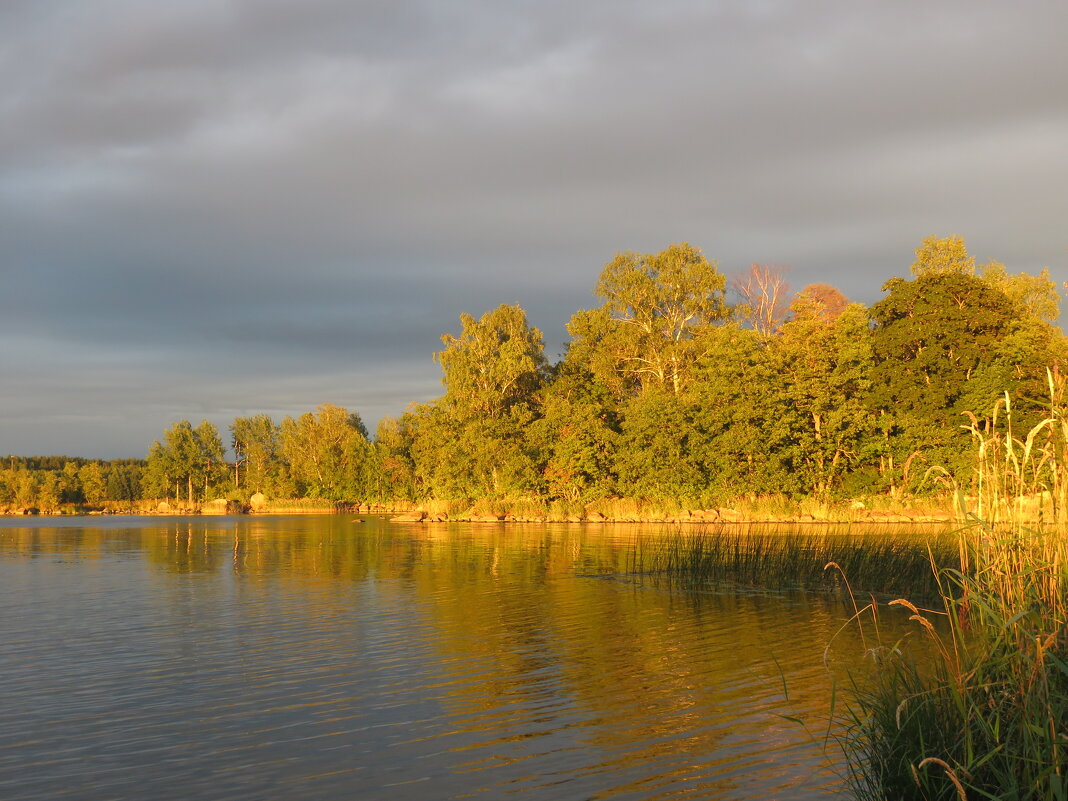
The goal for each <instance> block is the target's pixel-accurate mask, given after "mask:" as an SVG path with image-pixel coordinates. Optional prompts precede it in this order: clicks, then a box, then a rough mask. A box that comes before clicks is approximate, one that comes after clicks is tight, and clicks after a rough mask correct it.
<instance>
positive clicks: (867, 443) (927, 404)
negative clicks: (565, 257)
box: [0, 236, 1068, 507]
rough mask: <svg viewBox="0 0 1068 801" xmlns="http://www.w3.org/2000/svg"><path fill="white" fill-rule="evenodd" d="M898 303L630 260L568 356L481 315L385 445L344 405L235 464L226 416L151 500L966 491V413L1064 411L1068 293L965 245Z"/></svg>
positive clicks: (247, 438) (175, 465)
mask: <svg viewBox="0 0 1068 801" xmlns="http://www.w3.org/2000/svg"><path fill="white" fill-rule="evenodd" d="M883 291H884V297H883V298H882V299H881V300H880V301H878V302H877V303H875V304H873V305H872V306H870V307H868V306H865V305H863V304H860V303H853V302H850V301H849V300H848V299H847V298H846V297H844V296H843V295H842V293H841V292H840V291H838V290H837V289H835V288H834V287H831V286H828V285H826V284H813V285H809V286H806V287H804V288H802V289H801V290H800V291H798V292H796V293H794V292H792V291H791V290H790V288H789V287H788V285H787V283H786V280H785V273H784V271H783V270H780V269H777V268H774V267H768V266H763V265H753V266H752V267H751V268H750V270H749V271H748V273H746V274H745V275H742V276H737V277H736V278H735V279H734V280H733V281H731V282H730V286H728V280H727V277H726V276H725V275H724V274H723V273H721V272H720V271H719V268H718V265H717V264H716V263H715V262H714V261H710V260H708V259H707V258H706V257H705V256H704V255H703V253H702V252H701V251H700V250H699V249H698V248H696V247H693V246H691V245H689V244H687V243H681V244H674V245H671V246H669V247H667V248H666V249H664V250H663V251H661V252H659V253H653V254H642V253H632V252H627V253H621V254H618V255H617V256H616V257H615V258H614V259H613V260H612V261H610V262H608V263H607V264H606V265H605V267H604V270H603V271H602V273H601V275H600V278H599V280H598V282H597V285H596V289H595V292H596V295H597V296H598V298H599V299H600V301H601V303H600V305H599V306H597V307H596V308H593V309H586V310H582V311H579V312H577V313H575V315H574V316H573V317H572V318H571V320H570V321H569V322H568V324H567V331H568V334H569V342H568V344H567V347H566V351H565V354H564V356H563V358H562V359H561V360H559V361H558V362H556V363H550V362H549V360H548V359H547V358H546V356H545V352H544V344H543V337H542V333H541V332H540V331H539V330H538V329H536V328H534V327H532V326H531V325H530V324H529V322H528V321H527V318H526V314H525V312H524V310H523V309H522V308H521V307H520V306H519V305H501V306H499V307H497V308H496V309H493V310H490V311H488V312H486V313H485V314H484V315H482V316H481V317H479V318H475V317H474V316H471V315H468V314H463V315H461V317H460V323H461V330H460V333H459V335H451V334H446V335H444V336H443V337H442V344H443V348H442V350H441V351H440V352H438V353H437V354H436V360H437V362H438V363H439V364H440V365H441V369H442V374H443V378H442V381H443V385H444V392H443V394H442V395H441V397H439V398H437V399H436V400H433V401H431V402H428V403H422V404H415V405H413V406H411V407H410V408H409V410H408V411H407V412H405V413H404V414H403V415H401V416H400V417H398V418H385V419H383V420H382V421H380V423H379V425H378V428H377V430H376V432H375V435H374V437H373V438H372V437H370V436H369V434H368V431H367V429H366V428H365V427H364V425H363V422H362V421H361V419H360V417H359V415H358V414H356V413H355V412H351V411H349V410H346V409H343V408H340V407H337V406H333V405H330V404H324V405H322V406H320V407H319V408H318V409H316V410H315V411H314V412H308V413H306V414H303V415H301V416H300V417H297V418H292V417H287V418H285V419H284V420H282V421H281V422H275V421H274V420H272V419H271V418H270V417H269V416H267V415H255V416H252V417H241V418H237V419H235V420H234V421H233V424H232V425H231V426H230V430H229V443H228V444H229V446H230V449H231V452H232V454H233V455H232V457H230V458H227V456H226V449H225V447H224V443H223V440H222V437H221V435H220V434H219V432H218V431H217V430H216V429H215V427H214V426H213V425H212V424H211V423H208V422H203V423H201V424H200V425H199V426H195V427H194V426H193V425H192V424H190V423H189V422H188V421H181V422H179V423H177V424H176V425H174V426H172V427H171V428H169V429H168V430H167V431H166V432H165V433H164V436H163V438H162V439H161V440H158V441H157V442H155V443H153V445H152V447H151V448H150V450H149V453H148V457H147V461H146V462H145V464H144V468H143V473H142V475H141V476H140V492H141V494H142V495H143V496H144V497H150V498H168V497H171V498H177V499H180V500H185V501H187V502H188V501H192V502H196V501H197V500H204V499H208V498H213V497H224V496H225V497H237V498H242V499H247V497H248V496H249V495H250V494H251V493H253V492H263V493H265V494H267V495H268V496H272V497H277V498H282V497H286V498H297V497H307V498H323V499H330V500H338V501H359V502H378V503H385V504H388V503H391V502H421V501H425V500H428V499H441V500H452V501H472V502H475V501H501V502H507V501H517V500H524V501H535V502H546V503H547V502H560V503H564V504H573V505H580V504H588V503H590V502H593V501H596V500H599V499H603V498H608V497H624V498H634V499H641V500H648V501H654V502H664V501H672V502H678V503H681V504H688V505H692V506H695V507H708V506H713V505H723V504H727V503H729V502H730V501H731V500H732V499H737V498H739V497H744V496H759V495H771V494H778V495H785V496H789V497H800V496H811V497H816V498H819V499H821V500H835V499H842V498H857V497H863V496H868V495H873V494H880V493H891V494H898V495H900V494H902V493H915V492H922V491H924V490H925V489H926V488H933V486H934V485H933V484H932V483H931V482H930V480H929V474H930V468H932V467H934V466H938V467H940V468H944V469H945V470H946V471H948V472H949V474H951V475H953V476H955V478H956V479H957V480H958V481H959V482H960V483H961V484H962V485H963V486H965V487H966V486H967V485H968V482H969V481H970V476H969V473H968V470H969V467H968V465H969V463H970V462H969V456H970V453H971V443H970V441H969V435H968V433H967V431H966V430H965V429H964V428H963V424H965V423H967V422H968V421H967V419H966V416H967V415H969V414H971V415H976V416H977V417H979V418H983V416H984V415H988V414H989V413H990V410H991V409H992V408H993V406H994V404H995V402H996V401H997V400H998V398H1000V397H1003V396H1005V394H1006V393H1007V395H1008V397H1009V398H1010V399H1011V407H1012V410H1013V411H1012V413H1013V415H1014V421H1015V423H1016V425H1017V428H1018V430H1020V431H1023V432H1026V430H1027V427H1028V426H1029V424H1032V423H1033V422H1035V421H1037V420H1038V419H1039V415H1040V414H1041V410H1042V408H1043V405H1044V404H1048V402H1049V393H1048V382H1047V369H1053V370H1054V371H1059V367H1060V365H1062V364H1063V363H1064V362H1065V359H1066V357H1068V340H1066V338H1065V337H1064V335H1063V334H1062V333H1061V331H1060V329H1059V328H1057V327H1056V326H1055V325H1054V324H1053V323H1054V320H1056V318H1057V316H1058V303H1059V294H1058V291H1057V286H1056V284H1055V283H1054V282H1053V281H1052V280H1051V279H1050V275H1049V272H1048V270H1043V271H1042V272H1041V273H1039V274H1038V275H1032V274H1028V273H1024V272H1021V273H1010V272H1009V271H1008V270H1007V269H1006V267H1005V266H1004V265H1002V264H1000V263H997V262H993V263H990V264H985V265H977V264H976V263H975V260H974V259H973V258H972V257H971V256H970V255H969V254H968V252H967V249H966V246H965V244H964V241H963V240H962V239H961V238H960V237H956V236H951V237H946V238H938V237H929V238H927V239H926V240H924V242H923V243H922V244H921V246H920V247H919V248H918V249H917V250H916V260H915V262H914V263H913V264H912V267H911V277H910V278H909V279H905V278H900V277H897V278H891V279H890V280H889V281H887V282H886V284H885V285H884V286H883ZM728 298H731V299H733V301H734V302H728ZM79 469H80V468H79ZM60 472H64V473H66V472H67V467H66V466H64V467H63V468H62V470H61V471H60ZM925 479H928V480H927V481H926V482H925ZM90 483H91V482H90ZM3 486H4V484H3V483H2V481H0V491H2V487H3ZM94 486H95V485H94ZM85 497H86V498H87V499H88V497H89V493H85Z"/></svg>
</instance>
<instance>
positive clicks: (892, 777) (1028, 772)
mask: <svg viewBox="0 0 1068 801" xmlns="http://www.w3.org/2000/svg"><path fill="white" fill-rule="evenodd" d="M1048 378H1049V393H1050V397H1049V402H1048V408H1047V410H1046V411H1047V412H1048V413H1047V414H1046V415H1045V417H1044V418H1043V419H1042V420H1041V421H1040V422H1039V423H1038V424H1036V425H1034V426H1033V427H1031V428H1030V429H1029V430H1028V431H1027V433H1026V434H1025V435H1020V434H1018V433H1017V432H1016V431H1015V430H1014V424H1013V423H1014V421H1013V409H1012V404H1011V402H1010V400H1009V398H1008V397H1007V396H1006V397H1005V398H1004V399H1003V400H1002V401H1000V402H999V403H998V404H997V406H996V407H995V409H994V410H993V413H992V414H991V415H990V416H989V418H988V419H987V420H986V421H983V422H980V421H979V420H978V419H977V418H975V417H974V416H973V417H970V423H969V425H968V429H969V430H970V432H971V434H972V438H973V441H974V442H975V446H976V460H975V468H974V476H973V479H974V480H973V484H972V488H973V492H972V493H971V494H970V495H968V496H965V494H964V493H959V501H958V502H959V504H960V505H961V507H962V509H964V510H965V511H966V513H967V514H968V515H969V516H970V519H971V521H972V522H971V524H970V525H968V526H966V527H964V528H962V529H961V530H960V531H959V532H958V543H957V546H958V564H957V565H956V566H953V567H946V566H945V565H944V564H940V565H939V566H938V570H937V577H938V584H939V603H937V604H935V607H936V609H935V610H924V609H921V608H919V607H918V606H917V605H914V604H913V603H912V602H910V601H907V600H905V599H898V600H897V601H894V602H892V604H891V606H893V607H896V608H899V609H903V610H904V611H905V612H907V613H909V619H910V620H911V621H912V622H914V623H915V624H916V626H917V630H916V634H917V635H918V636H916V637H914V638H913V639H912V641H911V642H910V643H908V644H907V646H908V647H900V646H897V645H895V647H891V648H884V649H882V650H881V651H880V653H881V654H882V658H881V659H880V660H879V662H878V664H877V665H876V667H875V669H874V670H873V671H872V672H871V674H870V675H867V676H862V677H856V676H854V677H853V678H852V680H851V681H852V685H851V688H850V689H851V691H852V698H853V704H852V706H851V708H850V711H849V712H848V714H847V716H846V719H845V734H844V736H843V739H842V745H843V746H844V747H845V750H846V754H847V756H848V757H849V758H850V760H851V775H850V777H849V778H850V782H851V784H852V787H853V789H854V791H855V793H856V795H857V796H858V797H859V798H861V799H871V800H872V801H874V800H875V799H891V798H892V799H960V800H961V801H968V799H1021V800H1022V799H1049V800H1050V801H1053V800H1056V801H1065V799H1068V781H1066V778H1068V777H1066V775H1065V771H1066V769H1068V760H1066V754H1068V569H1066V565H1068V525H1066V522H1068V518H1066V511H1068V504H1066V500H1068V498H1066V492H1068V410H1066V407H1065V380H1064V378H1063V377H1061V376H1059V375H1058V374H1057V373H1056V372H1053V371H1051V372H1050V373H1049V376H1048ZM886 613H888V612H884V613H883V614H886Z"/></svg>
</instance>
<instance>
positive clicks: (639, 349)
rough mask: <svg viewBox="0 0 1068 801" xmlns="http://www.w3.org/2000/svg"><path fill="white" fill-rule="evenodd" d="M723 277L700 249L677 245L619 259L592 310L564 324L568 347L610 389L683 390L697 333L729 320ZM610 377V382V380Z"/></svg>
mask: <svg viewBox="0 0 1068 801" xmlns="http://www.w3.org/2000/svg"><path fill="white" fill-rule="evenodd" d="M726 284H727V282H726V279H725V278H724V277H723V275H722V274H721V273H720V272H719V271H718V270H717V269H716V264H715V263H714V262H709V261H708V259H706V258H705V257H704V254H702V253H701V251H700V249H699V248H695V247H693V246H691V245H690V244H688V243H686V242H683V243H681V244H677V245H670V246H668V247H667V248H666V249H665V250H662V251H661V252H660V253H655V254H651V253H645V254H643V253H632V252H627V253H620V254H619V255H617V256H616V257H615V258H614V259H613V260H612V261H610V262H608V264H607V265H605V268H604V270H603V271H602V272H601V278H600V280H599V281H598V282H597V290H596V291H597V294H598V295H599V296H600V297H602V298H604V301H605V302H604V305H603V306H601V308H599V309H593V310H589V311H581V312H578V313H577V314H575V316H574V317H572V318H571V323H570V324H569V325H568V331H569V332H570V333H571V335H572V337H574V339H575V344H574V345H573V347H575V348H576V350H577V354H576V355H580V356H582V357H585V358H586V359H587V360H588V361H589V364H590V367H591V369H592V370H593V371H594V373H595V374H597V375H598V376H599V377H601V378H602V380H605V382H606V383H607V384H609V385H610V386H614V387H615V388H616V389H617V391H619V390H621V391H622V392H623V394H627V392H628V390H629V389H631V388H636V389H638V390H639V391H643V392H644V391H646V390H648V389H652V388H666V389H668V390H670V391H671V392H672V393H674V394H676V395H677V394H678V393H679V392H681V391H682V389H683V388H684V386H685V385H686V384H687V383H688V381H689V380H690V378H691V375H692V366H693V364H694V362H695V360H696V356H697V353H698V351H699V347H698V343H697V340H698V338H699V337H700V335H701V333H702V331H703V330H704V329H706V328H707V327H708V326H710V325H713V324H714V323H718V322H722V321H723V320H725V319H726V318H727V316H728V312H727V306H726V303H725V300H724V291H725V289H726ZM612 373H615V376H614V377H613V376H611V374H612Z"/></svg>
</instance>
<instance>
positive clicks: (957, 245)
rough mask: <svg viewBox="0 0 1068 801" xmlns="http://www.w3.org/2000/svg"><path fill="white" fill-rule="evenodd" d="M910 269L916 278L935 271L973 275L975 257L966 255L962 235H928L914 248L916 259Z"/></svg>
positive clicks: (935, 272) (966, 251)
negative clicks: (942, 236)
mask: <svg viewBox="0 0 1068 801" xmlns="http://www.w3.org/2000/svg"><path fill="white" fill-rule="evenodd" d="M911 270H912V274H913V275H914V276H916V277H917V278H919V277H920V276H924V275H932V274H937V273H962V274H964V275H975V259H974V258H972V257H971V256H969V255H968V248H966V247H965V246H964V239H963V238H962V237H959V236H956V235H953V236H947V237H945V238H939V237H937V236H929V237H927V238H926V239H924V240H923V243H922V244H921V245H920V246H919V247H918V248H916V261H914V262H913V263H912V267H911Z"/></svg>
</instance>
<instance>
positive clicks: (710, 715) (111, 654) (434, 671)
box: [0, 515, 862, 801]
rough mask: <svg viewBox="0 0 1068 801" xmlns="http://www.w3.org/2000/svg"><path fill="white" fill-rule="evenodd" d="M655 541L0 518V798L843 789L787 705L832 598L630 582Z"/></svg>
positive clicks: (841, 609)
mask: <svg viewBox="0 0 1068 801" xmlns="http://www.w3.org/2000/svg"><path fill="white" fill-rule="evenodd" d="M659 531H660V529H659V528H658V527H642V526H636V525H632V526H627V525H619V526H592V525H591V526H582V525H529V526H524V525H503V524H502V525H492V524H490V525H479V524H466V525H465V524H449V525H435V526H425V525H410V524H409V525H403V524H392V523H389V522H387V521H386V520H385V519H383V518H378V517H366V518H365V519H364V521H363V522H359V518H357V517H354V516H352V515H336V516H334V515H331V516H306V517H258V518H257V517H253V518H250V517H239V518H229V517H217V518H211V517H198V518H106V517H94V518H41V519H25V518H19V519H10V518H9V519H3V520H0V608H2V609H3V614H2V616H0V798H4V799H6V800H7V801H16V800H20V801H21V800H23V799H94V800H95V799H138V800H139V801H140V799H146V798H152V799H193V798H195V799H256V800H257V801H264V800H265V799H287V800H290V799H353V798H368V799H459V798H465V799H467V798H485V799H495V798H505V797H509V798H512V797H514V798H521V799H532V800H535V799H666V798H671V799H678V798H683V799H699V798H700V799H743V798H744V799H775V798H781V799H815V798H827V797H829V796H828V793H831V794H832V795H834V794H841V792H842V791H841V789H840V788H841V783H840V780H839V778H838V777H837V776H836V775H835V774H834V772H833V771H832V770H831V767H832V766H831V765H829V764H828V758H827V757H826V756H825V755H824V754H823V753H822V749H821V745H820V743H819V742H818V739H819V738H818V737H817V738H815V741H814V739H813V738H812V737H810V736H809V735H808V734H806V732H805V731H804V729H803V728H802V727H801V726H800V725H799V724H797V723H795V722H792V721H791V720H788V719H787V717H786V716H790V717H797V716H803V717H808V718H811V719H812V720H813V725H814V726H815V727H816V728H817V729H818V728H819V717H820V716H821V715H826V709H827V703H828V698H829V689H828V685H829V682H828V676H827V673H826V670H825V668H824V666H823V661H822V659H823V652H824V648H825V646H826V645H827V643H828V642H829V641H830V640H831V639H832V637H834V635H835V632H836V631H838V630H839V628H840V627H841V626H842V623H843V622H844V620H845V619H846V618H848V616H849V614H850V611H847V609H846V607H845V606H844V605H843V604H842V603H841V602H840V601H839V600H838V599H837V598H833V597H829V596H826V595H820V594H802V593H790V592H769V591H754V590H740V589H734V590H728V589H719V590H715V591H713V590H704V591H700V592H695V591H687V590H683V589H679V588H672V587H671V586H670V585H669V584H667V583H666V582H664V581H663V580H657V579H655V578H650V577H647V576H640V575H634V574H633V573H632V572H631V571H630V570H629V568H628V565H629V562H630V559H631V555H632V553H633V551H634V548H635V546H636V543H637V542H638V541H639V540H640V541H642V542H643V543H644V544H643V545H642V547H652V546H651V543H654V542H655V539H656V538H657V537H658V536H661V535H660V534H659V533H658V532H659ZM835 648H836V653H845V654H856V656H857V658H858V659H859V658H860V653H861V651H862V648H861V646H860V644H859V642H856V641H855V640H854V639H853V636H852V633H851V632H850V631H846V632H844V633H843V634H842V635H839V637H838V638H837V639H835ZM784 683H785V690H786V692H785V693H784ZM787 694H788V697H787ZM832 758H836V757H834V755H833V754H832ZM838 768H839V769H841V765H838Z"/></svg>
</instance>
